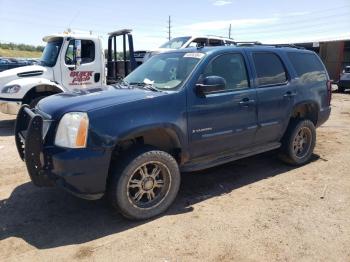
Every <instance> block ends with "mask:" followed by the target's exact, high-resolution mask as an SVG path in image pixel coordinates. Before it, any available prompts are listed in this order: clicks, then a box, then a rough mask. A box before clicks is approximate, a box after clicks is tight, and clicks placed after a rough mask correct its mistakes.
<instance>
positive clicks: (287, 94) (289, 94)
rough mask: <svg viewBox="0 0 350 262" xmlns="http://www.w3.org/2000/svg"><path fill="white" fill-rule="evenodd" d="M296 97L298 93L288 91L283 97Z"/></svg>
mask: <svg viewBox="0 0 350 262" xmlns="http://www.w3.org/2000/svg"><path fill="white" fill-rule="evenodd" d="M296 95H297V93H296V92H292V91H287V92H286V93H285V94H284V95H283V97H285V98H291V97H294V96H296Z"/></svg>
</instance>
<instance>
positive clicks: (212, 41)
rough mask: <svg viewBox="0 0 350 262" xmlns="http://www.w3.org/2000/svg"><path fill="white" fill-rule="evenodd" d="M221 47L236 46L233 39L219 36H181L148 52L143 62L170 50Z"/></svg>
mask: <svg viewBox="0 0 350 262" xmlns="http://www.w3.org/2000/svg"><path fill="white" fill-rule="evenodd" d="M223 45H236V43H235V41H234V40H233V39H229V38H224V37H220V36H181V37H175V38H173V39H171V40H169V41H168V42H166V43H164V44H163V45H161V46H160V47H159V48H157V49H154V50H151V51H148V52H147V53H146V54H145V56H144V59H143V62H145V61H146V60H147V59H149V58H150V57H151V56H154V55H156V54H160V53H164V52H167V51H171V50H176V49H183V48H188V47H201V46H223Z"/></svg>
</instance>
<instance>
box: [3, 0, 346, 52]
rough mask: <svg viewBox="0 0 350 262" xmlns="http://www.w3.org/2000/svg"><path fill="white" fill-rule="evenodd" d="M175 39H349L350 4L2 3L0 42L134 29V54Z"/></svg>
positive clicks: (211, 0) (273, 0)
mask: <svg viewBox="0 0 350 262" xmlns="http://www.w3.org/2000/svg"><path fill="white" fill-rule="evenodd" d="M168 15H171V19H172V36H173V37H175V36H183V35H191V34H205V35H207V34H211V35H221V36H227V35H228V27H229V24H232V36H233V38H234V39H236V40H240V41H246V40H258V41H261V42H263V43H264V42H265V43H276V42H279V43H287V42H301V41H317V40H327V39H334V38H348V39H349V38H350V1H349V0H332V1H325V0H321V1H320V0H318V1H316V0H309V1H301V0H293V1H282V0H264V1H258V0H249V1H241V0H240V1H238V0H200V1H199V0H187V1H183V0H172V1H168V0H153V1H150V0H149V1H141V0H128V1H117V0H105V1H104V0H101V1H87V0H84V1H83V0H74V1H73V0H70V1H68V0H61V1H48V0H30V1H29V0H0V41H1V42H10V41H11V42H16V43H27V44H34V45H37V44H42V45H43V44H44V43H43V42H42V41H41V39H42V37H43V36H44V35H47V34H51V33H56V32H63V31H64V30H65V29H67V28H72V29H73V30H76V31H78V30H80V31H89V30H92V31H93V32H94V33H95V34H98V35H101V36H103V37H104V39H106V38H107V37H106V35H107V33H108V32H110V31H114V30H117V29H121V28H131V29H133V30H134V31H133V35H134V40H135V47H136V49H151V48H155V47H157V46H159V45H161V44H162V43H163V42H165V41H166V38H167V19H168Z"/></svg>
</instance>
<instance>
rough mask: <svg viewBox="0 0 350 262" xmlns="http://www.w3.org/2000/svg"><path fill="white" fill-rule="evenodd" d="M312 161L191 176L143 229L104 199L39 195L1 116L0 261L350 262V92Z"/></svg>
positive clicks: (267, 158)
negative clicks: (172, 201)
mask: <svg viewBox="0 0 350 262" xmlns="http://www.w3.org/2000/svg"><path fill="white" fill-rule="evenodd" d="M332 104H333V111H332V115H331V118H330V120H329V121H328V122H326V124H325V125H324V126H322V127H321V128H319V129H318V131H317V132H318V133H317V139H318V140H317V146H316V149H315V154H314V157H313V161H312V162H311V163H310V164H308V165H306V166H303V167H300V168H294V167H290V166H286V165H284V164H282V163H281V162H279V161H278V160H277V159H276V157H275V154H274V153H273V152H272V153H266V154H262V155H258V156H255V157H250V158H247V159H243V160H239V161H236V162H233V163H231V164H227V165H224V166H220V167H216V168H212V169H210V170H206V171H203V172H198V173H193V174H186V175H184V176H183V181H182V187H181V189H180V194H179V196H178V198H177V200H176V203H175V204H174V205H173V206H172V207H171V208H170V210H169V211H168V212H167V213H166V214H164V215H162V216H160V217H158V218H156V219H152V220H149V221H143V222H130V221H127V220H125V219H123V218H122V217H121V216H120V215H119V214H118V213H116V212H115V211H114V210H113V209H111V208H110V207H109V206H108V205H107V204H106V203H105V202H104V201H102V200H101V201H94V202H89V201H85V200H80V199H77V198H75V197H73V196H71V195H70V194H68V193H66V192H65V191H62V190H60V189H58V188H37V187H35V186H33V185H32V184H31V183H30V181H29V177H28V175H27V172H26V169H25V166H24V163H23V162H22V161H21V160H20V158H19V157H18V155H17V152H16V148H15V143H14V137H13V126H14V121H13V117H9V116H5V115H3V114H1V115H0V261H74V260H76V261H91V260H92V261H141V260H142V261H350V171H349V169H350V94H349V93H347V94H337V93H335V94H333V101H332Z"/></svg>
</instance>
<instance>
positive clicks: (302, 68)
mask: <svg viewBox="0 0 350 262" xmlns="http://www.w3.org/2000/svg"><path fill="white" fill-rule="evenodd" d="M288 57H289V60H290V61H291V63H292V65H293V67H294V69H295V71H296V73H297V75H298V77H299V78H300V80H301V81H302V82H305V83H312V82H320V81H325V80H327V76H326V72H325V70H324V67H323V65H322V63H321V62H320V60H319V59H318V58H317V56H316V55H314V54H306V53H297V52H288Z"/></svg>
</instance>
